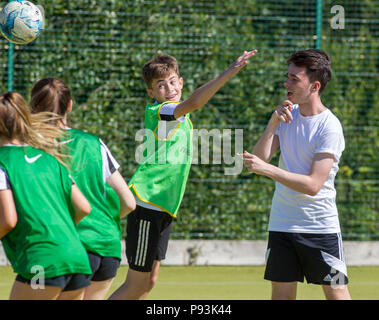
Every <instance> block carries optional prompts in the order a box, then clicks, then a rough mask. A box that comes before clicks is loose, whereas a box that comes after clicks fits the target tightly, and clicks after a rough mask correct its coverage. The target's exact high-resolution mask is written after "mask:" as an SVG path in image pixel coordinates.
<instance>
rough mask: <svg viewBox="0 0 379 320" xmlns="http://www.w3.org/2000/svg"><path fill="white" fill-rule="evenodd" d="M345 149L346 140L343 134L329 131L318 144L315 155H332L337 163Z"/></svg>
mask: <svg viewBox="0 0 379 320" xmlns="http://www.w3.org/2000/svg"><path fill="white" fill-rule="evenodd" d="M344 149H345V139H344V137H343V133H342V132H338V131H335V130H328V131H327V132H326V133H324V134H323V135H322V136H321V137H320V139H319V141H318V144H317V147H316V150H315V153H330V154H332V155H333V156H334V158H335V160H336V161H339V159H340V157H341V155H342V151H343V150H344Z"/></svg>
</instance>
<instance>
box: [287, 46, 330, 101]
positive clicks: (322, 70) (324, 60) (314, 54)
mask: <svg viewBox="0 0 379 320" xmlns="http://www.w3.org/2000/svg"><path fill="white" fill-rule="evenodd" d="M287 63H288V64H291V63H293V64H294V65H296V66H297V67H305V68H306V73H307V75H308V77H309V80H310V81H311V82H313V81H320V83H321V87H320V90H319V94H321V92H322V91H323V90H324V89H325V87H326V85H327V84H328V82H329V81H330V79H331V78H332V68H331V64H330V58H329V56H328V55H327V54H326V53H325V52H324V51H322V50H318V49H308V50H301V51H297V52H295V53H293V54H292V56H291V57H290V58H289V59H288V60H287Z"/></svg>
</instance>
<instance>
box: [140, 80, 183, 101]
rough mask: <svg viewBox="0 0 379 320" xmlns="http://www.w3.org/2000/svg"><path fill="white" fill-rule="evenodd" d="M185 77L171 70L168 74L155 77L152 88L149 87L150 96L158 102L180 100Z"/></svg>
mask: <svg viewBox="0 0 379 320" xmlns="http://www.w3.org/2000/svg"><path fill="white" fill-rule="evenodd" d="M182 89H183V78H179V76H178V75H177V74H176V73H175V72H171V73H169V74H168V75H166V76H162V77H161V78H158V79H154V80H153V81H152V83H151V88H148V89H147V93H148V94H149V96H150V97H151V98H153V99H155V100H157V102H158V103H162V102H165V101H178V102H179V101H180V99H181V97H182Z"/></svg>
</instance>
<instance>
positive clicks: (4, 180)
mask: <svg viewBox="0 0 379 320" xmlns="http://www.w3.org/2000/svg"><path fill="white" fill-rule="evenodd" d="M10 188H11V185H10V183H9V178H8V175H7V173H6V172H5V171H4V170H3V169H1V168H0V190H9V189H10Z"/></svg>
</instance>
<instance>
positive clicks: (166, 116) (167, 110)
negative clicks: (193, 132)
mask: <svg viewBox="0 0 379 320" xmlns="http://www.w3.org/2000/svg"><path fill="white" fill-rule="evenodd" d="M178 104H179V102H172V103H165V104H163V106H162V107H161V108H160V110H159V115H160V117H161V120H163V121H173V120H176V121H179V122H183V121H184V119H185V116H181V117H180V118H178V119H175V117H174V111H175V108H176V107H177V105H178Z"/></svg>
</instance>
